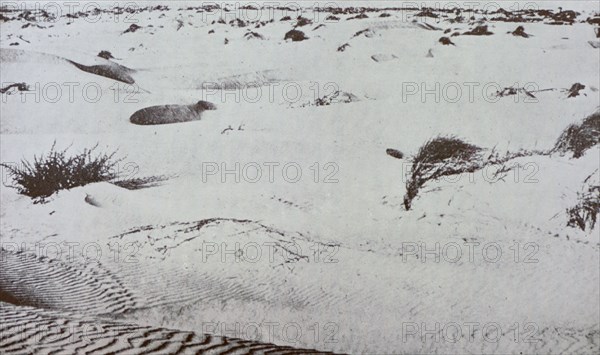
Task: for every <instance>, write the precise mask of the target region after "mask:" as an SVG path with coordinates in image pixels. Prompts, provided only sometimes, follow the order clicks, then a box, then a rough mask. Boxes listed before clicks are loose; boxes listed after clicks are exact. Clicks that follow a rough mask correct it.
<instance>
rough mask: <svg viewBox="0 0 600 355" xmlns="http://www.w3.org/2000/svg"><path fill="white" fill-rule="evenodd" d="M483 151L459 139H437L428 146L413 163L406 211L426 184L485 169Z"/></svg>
mask: <svg viewBox="0 0 600 355" xmlns="http://www.w3.org/2000/svg"><path fill="white" fill-rule="evenodd" d="M481 151H482V149H481V148H479V147H477V146H475V145H472V144H469V143H466V142H464V141H463V140H461V139H459V138H456V137H436V138H433V139H431V140H429V141H428V142H427V143H425V144H424V145H423V146H422V147H421V148H420V149H419V151H418V152H417V154H416V155H415V156H414V157H413V158H412V160H411V163H412V169H411V175H410V178H409V179H408V181H407V182H406V195H405V196H404V207H405V208H406V210H409V209H410V207H411V204H412V200H413V199H414V198H415V197H416V196H417V193H418V192H419V189H420V188H421V187H423V185H425V183H426V182H427V181H430V180H435V179H438V178H440V177H442V176H448V175H455V174H462V173H467V172H473V171H475V170H477V169H480V168H482V167H483V166H484V162H483V159H482V157H481Z"/></svg>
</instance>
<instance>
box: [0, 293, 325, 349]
mask: <svg viewBox="0 0 600 355" xmlns="http://www.w3.org/2000/svg"><path fill="white" fill-rule="evenodd" d="M0 317H1V318H2V323H1V324H0V342H1V344H2V347H1V349H2V353H3V354H31V353H35V354H38V353H44V354H46V353H57V354H140V355H141V354H215V355H217V354H240V355H241V354H274V355H285V354H299V353H302V354H328V353H324V352H318V351H314V350H308V349H295V348H292V347H285V346H277V345H274V344H266V343H258V342H252V341H248V340H243V339H232V338H225V337H218V336H211V335H208V334H198V333H194V332H186V331H179V330H172V329H165V328H156V327H148V326H140V325H136V324H130V323H120V322H113V321H110V320H108V319H105V320H102V319H97V318H89V317H81V316H78V315H76V314H73V313H63V312H57V311H50V310H48V309H38V308H33V307H15V306H13V305H11V304H8V303H4V302H0Z"/></svg>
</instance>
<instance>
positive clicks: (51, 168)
mask: <svg viewBox="0 0 600 355" xmlns="http://www.w3.org/2000/svg"><path fill="white" fill-rule="evenodd" d="M97 148H98V144H96V145H95V146H94V147H92V148H90V149H84V151H83V152H82V153H79V154H76V155H74V156H69V155H67V150H68V149H69V147H67V148H66V149H64V150H57V149H56V142H54V144H53V145H52V148H51V149H50V152H49V153H47V154H46V155H42V156H39V157H37V156H34V159H33V162H29V161H27V160H24V159H23V160H21V162H20V164H18V165H16V166H15V165H12V164H10V165H9V164H1V165H2V166H3V167H5V168H6V169H7V170H8V173H9V175H10V176H11V177H12V179H13V181H14V183H15V185H13V186H10V187H13V188H15V189H17V190H18V192H19V193H20V194H22V195H26V196H29V197H31V198H33V199H34V200H35V201H36V203H40V202H45V199H46V198H48V197H50V196H51V195H53V194H54V193H55V192H57V191H59V190H64V189H71V188H73V187H77V186H84V185H87V184H91V183H94V182H100V181H110V180H113V179H115V178H117V175H118V174H117V173H116V171H115V167H116V165H117V164H118V163H120V162H121V161H122V160H123V159H118V160H114V159H113V158H114V156H115V154H116V151H115V152H113V153H111V154H101V153H99V154H95V151H96V149H97Z"/></svg>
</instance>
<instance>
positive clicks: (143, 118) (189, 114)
mask: <svg viewBox="0 0 600 355" xmlns="http://www.w3.org/2000/svg"><path fill="white" fill-rule="evenodd" d="M216 109H217V107H216V106H215V105H214V104H213V103H210V102H208V101H198V103H196V104H194V105H160V106H150V107H146V108H143V109H141V110H139V111H136V112H135V113H134V114H133V115H131V117H130V118H129V121H130V122H131V123H133V124H137V125H159V124H169V123H180V122H190V121H199V120H200V119H201V118H202V112H204V111H207V110H216Z"/></svg>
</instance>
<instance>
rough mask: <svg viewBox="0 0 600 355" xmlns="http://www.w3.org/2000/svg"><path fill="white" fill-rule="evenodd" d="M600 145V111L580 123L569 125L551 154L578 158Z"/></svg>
mask: <svg viewBox="0 0 600 355" xmlns="http://www.w3.org/2000/svg"><path fill="white" fill-rule="evenodd" d="M599 143H600V111H599V112H596V113H594V114H592V115H590V116H588V117H586V118H585V119H583V121H582V122H581V123H578V124H572V125H569V126H568V127H567V128H566V129H565V130H564V131H563V133H562V134H561V135H560V137H559V138H558V140H557V141H556V144H555V145H554V148H553V149H552V152H553V153H554V152H556V153H560V154H563V155H564V154H566V153H567V152H572V153H573V158H580V157H582V156H583V153H585V151H586V150H588V149H590V148H591V147H593V146H595V145H597V144H599Z"/></svg>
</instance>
